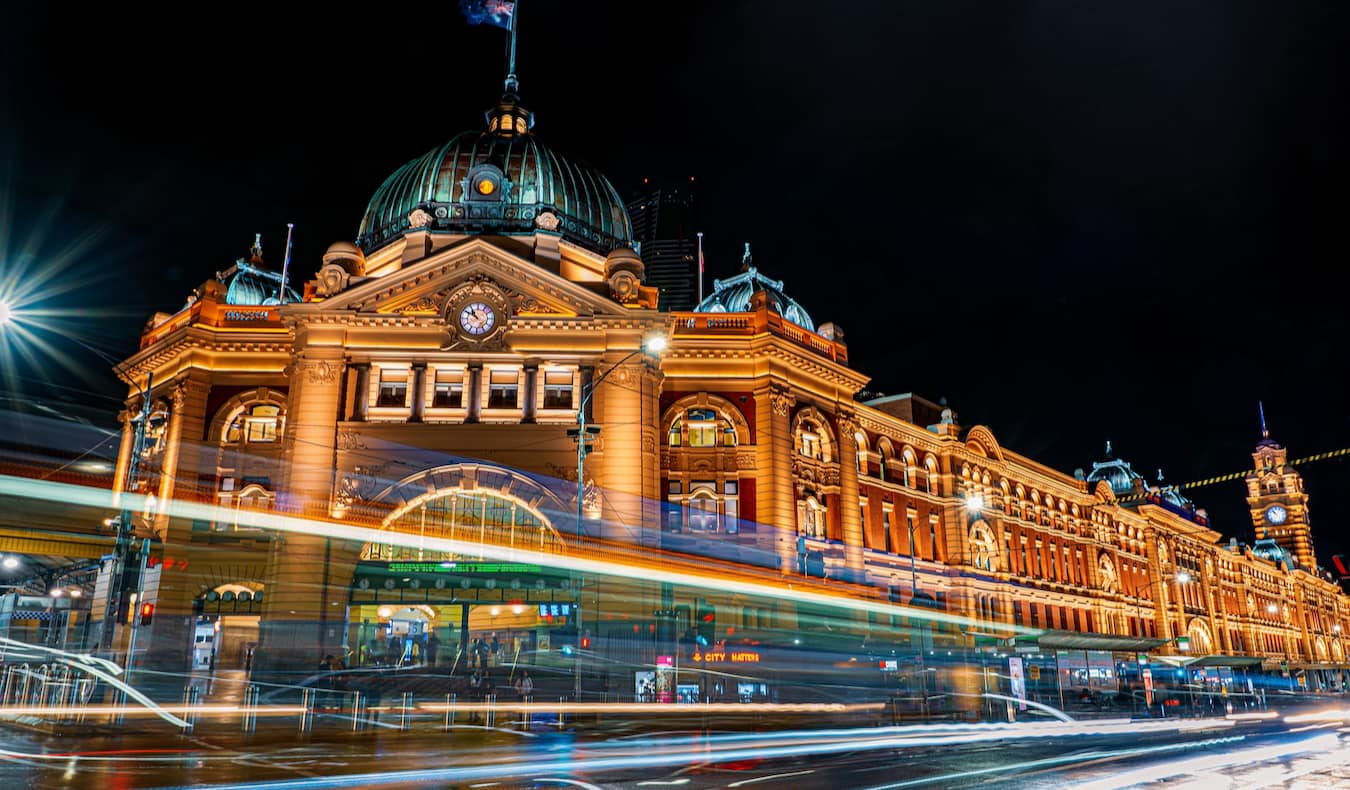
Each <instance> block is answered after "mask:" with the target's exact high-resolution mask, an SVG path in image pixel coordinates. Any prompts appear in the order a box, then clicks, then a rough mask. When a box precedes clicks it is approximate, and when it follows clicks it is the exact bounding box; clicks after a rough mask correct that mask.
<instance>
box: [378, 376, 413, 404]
mask: <svg viewBox="0 0 1350 790" xmlns="http://www.w3.org/2000/svg"><path fill="white" fill-rule="evenodd" d="M375 405H376V406H394V407H398V406H407V405H408V371H406V370H381V371H380V394H379V397H378V398H376V400H375Z"/></svg>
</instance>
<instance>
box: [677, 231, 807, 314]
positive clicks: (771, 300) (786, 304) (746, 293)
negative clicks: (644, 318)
mask: <svg viewBox="0 0 1350 790" xmlns="http://www.w3.org/2000/svg"><path fill="white" fill-rule="evenodd" d="M760 291H763V292H764V294H765V301H766V302H767V303H768V306H769V309H770V310H773V311H774V312H776V313H778V314H779V315H781V316H783V318H784V319H786V320H788V321H791V322H792V323H794V324H796V325H797V326H800V327H802V328H803V329H809V330H811V331H812V332H814V331H815V330H816V325H815V323H814V322H812V320H811V316H810V315H808V314H807V312H806V308H804V307H802V306H801V305H800V304H798V302H797V300H795V299H793V298H791V297H790V296H788V295H787V294H785V293H783V281H782V280H771V279H769V278H768V277H765V276H764V275H762V274H760V273H759V269H757V268H755V263H754V258H753V257H751V255H750V242H748V241H747V242H746V243H745V255H744V256H743V257H742V258H741V273H740V274H738V275H736V276H735V277H730V278H727V279H725V280H713V292H712V293H711V294H709V295H708V296H707V297H706V298H705V299H704V300H703V301H702V302H700V303H699V305H698V307H696V308H694V311H695V312H699V313H748V312H751V311H752V310H753V309H754V308H753V307H751V299H750V297H752V296H754V295H755V294H756V293H759V292H760Z"/></svg>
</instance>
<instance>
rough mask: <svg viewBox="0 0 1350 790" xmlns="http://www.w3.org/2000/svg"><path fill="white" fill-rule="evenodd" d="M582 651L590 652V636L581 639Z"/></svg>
mask: <svg viewBox="0 0 1350 790" xmlns="http://www.w3.org/2000/svg"><path fill="white" fill-rule="evenodd" d="M581 649H582V650H590V649H591V638H590V637H589V636H583V637H581Z"/></svg>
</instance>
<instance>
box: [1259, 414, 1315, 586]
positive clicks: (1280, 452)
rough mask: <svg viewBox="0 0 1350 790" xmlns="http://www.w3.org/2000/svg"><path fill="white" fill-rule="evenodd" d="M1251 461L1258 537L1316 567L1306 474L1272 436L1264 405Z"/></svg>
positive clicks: (1304, 566)
mask: <svg viewBox="0 0 1350 790" xmlns="http://www.w3.org/2000/svg"><path fill="white" fill-rule="evenodd" d="M1252 461H1253V462H1254V463H1255V468H1254V469H1253V470H1252V471H1251V472H1249V473H1248V474H1247V477H1246V482H1247V507H1249V508H1251V513H1252V524H1253V525H1254V526H1255V527H1256V539H1257V540H1273V541H1275V542H1276V543H1277V544H1279V546H1280V547H1281V548H1283V549H1284V550H1285V551H1287V552H1288V553H1290V554H1292V555H1293V557H1294V559H1295V560H1297V561H1298V564H1299V565H1301V566H1303V568H1304V569H1306V570H1309V571H1312V570H1314V569H1316V568H1317V558H1316V556H1315V555H1314V554H1313V545H1312V535H1311V531H1310V527H1309V525H1308V495H1307V494H1306V493H1305V492H1304V491H1303V476H1302V475H1300V474H1299V473H1298V471H1297V470H1295V469H1294V467H1292V466H1290V465H1289V463H1288V458H1287V451H1286V450H1285V448H1283V447H1281V446H1280V445H1279V444H1278V443H1277V442H1276V441H1275V440H1274V439H1272V438H1270V431H1269V430H1267V429H1266V413H1265V408H1264V407H1262V408H1261V441H1259V442H1257V444H1256V451H1255V452H1253V453H1252Z"/></svg>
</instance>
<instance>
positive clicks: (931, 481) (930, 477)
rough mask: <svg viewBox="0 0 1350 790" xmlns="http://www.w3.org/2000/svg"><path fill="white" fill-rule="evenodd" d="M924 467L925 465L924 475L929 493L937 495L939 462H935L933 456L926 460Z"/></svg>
mask: <svg viewBox="0 0 1350 790" xmlns="http://www.w3.org/2000/svg"><path fill="white" fill-rule="evenodd" d="M923 465H924V471H925V472H926V474H925V475H924V479H925V482H926V484H927V486H928V493H930V494H936V493H937V489H938V486H937V461H935V460H933V456H931V455H930V456H928V457H927V458H926V459H924V464H923Z"/></svg>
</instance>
